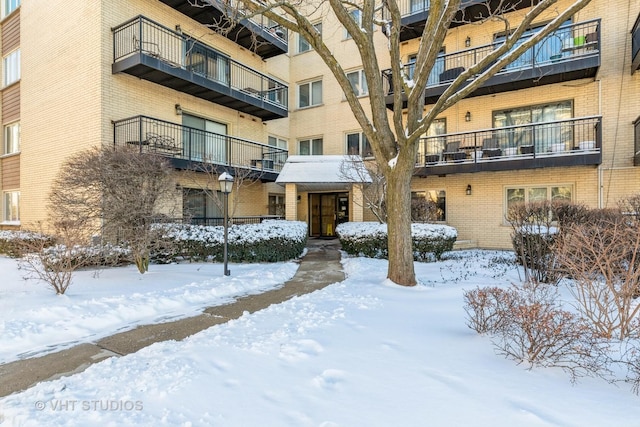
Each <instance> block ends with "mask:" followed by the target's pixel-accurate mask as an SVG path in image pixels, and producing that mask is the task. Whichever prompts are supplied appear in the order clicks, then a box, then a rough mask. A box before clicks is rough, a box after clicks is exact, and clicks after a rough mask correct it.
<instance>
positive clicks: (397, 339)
mask: <svg viewBox="0 0 640 427" xmlns="http://www.w3.org/2000/svg"><path fill="white" fill-rule="evenodd" d="M459 254H461V255H464V256H463V257H459V258H457V259H455V260H448V261H443V262H435V263H419V264H417V265H416V272H417V275H418V278H419V279H420V281H421V285H420V286H417V287H414V288H402V287H398V286H395V285H391V284H389V283H388V282H387V281H386V280H385V276H386V261H384V260H373V259H364V258H347V259H345V260H343V265H344V268H345V271H346V273H347V275H348V278H347V280H345V281H344V282H341V283H337V284H334V285H331V286H329V287H327V288H325V289H323V290H321V291H316V292H314V293H313V294H309V295H304V296H301V297H297V298H294V299H291V300H289V301H286V302H284V303H282V304H279V305H276V306H271V307H269V308H267V309H265V310H262V311H260V312H256V313H254V314H251V315H249V314H245V315H244V316H242V317H241V318H239V319H237V320H233V321H230V322H228V323H226V324H224V325H218V326H214V327H212V328H209V329H207V330H205V331H202V332H200V333H198V334H196V335H193V336H192V337H189V338H188V339H186V340H184V341H182V342H163V343H158V344H154V345H152V346H150V347H147V348H145V349H143V350H141V351H139V352H137V353H135V354H131V355H128V356H125V357H121V358H112V359H108V360H106V361H103V362H101V363H99V364H96V365H93V366H91V367H90V368H88V369H87V370H86V371H84V372H82V373H79V374H76V375H73V376H70V377H66V378H61V379H59V380H56V381H52V382H47V383H41V384H38V385H37V386H35V387H33V388H31V389H29V390H26V391H25V392H22V393H18V394H15V395H11V396H8V397H6V398H2V399H0V420H1V419H2V418H4V423H2V422H0V425H2V426H3V427H4V426H87V425H92V426H185V427H186V426H231V427H236V426H274V427H281V426H292V427H304V426H316V427H319V426H322V427H336V426H345V427H359V426H366V427H371V426H374V427H375V426H380V427H388V426H402V427H411V426H420V427H421V426H430V427H432V426H443V427H445V426H446V427H449V426H474V427H475V426H491V427H501V426H505V427H507V426H508V427H512V426H519V427H520V426H580V427H588V426H594V427H596V426H608V425H612V426H634V425H640V421H639V420H640V405H638V397H637V396H635V395H633V394H632V393H631V392H630V391H629V390H628V389H627V388H626V387H622V386H621V387H619V388H618V387H615V386H612V385H610V384H608V383H606V382H604V381H603V380H600V379H590V378H587V379H583V380H581V381H580V382H579V383H578V384H577V385H575V386H573V385H571V383H570V381H569V377H568V376H567V374H565V373H564V372H562V371H560V370H556V369H534V370H527V369H525V367H524V366H518V365H516V364H515V363H514V362H513V361H510V360H505V359H503V358H501V357H500V356H497V355H496V354H495V353H494V350H493V347H492V345H491V342H490V338H487V337H482V336H479V335H477V334H476V333H475V332H473V331H471V330H470V329H469V328H467V326H466V325H465V322H466V320H465V313H464V310H463V308H462V307H463V298H462V294H463V290H464V289H471V288H473V287H475V286H478V285H480V286H483V285H499V286H507V285H508V284H509V283H510V282H518V281H520V278H519V275H518V271H517V269H516V268H515V267H514V266H513V264H509V263H507V262H505V259H508V258H510V255H509V254H508V253H500V252H485V251H469V252H466V253H459ZM287 266H288V264H284V265H282V268H287ZM183 267H184V266H166V268H167V270H163V272H162V273H158V276H163V277H164V276H167V275H169V274H171V271H172V269H176V270H178V269H181V268H183ZM206 267H211V268H212V269H213V271H217V270H218V269H219V268H220V266H219V265H212V266H206ZM203 268H205V266H203ZM242 268H244V267H242ZM242 268H240V267H239V266H234V267H232V271H233V273H234V276H232V277H233V278H234V279H233V280H237V282H236V286H237V287H238V288H243V285H242V284H243V283H244V282H245V281H252V280H256V278H255V276H252V275H251V274H249V273H247V275H246V276H243V275H242V274H243V273H242ZM248 268H250V267H248ZM154 269H155V266H154ZM3 271H4V269H3ZM251 271H253V273H252V274H254V273H255V272H256V271H255V270H251ZM264 271H265V272H267V271H270V269H269V268H264ZM109 274H110V273H109ZM114 274H115V273H114ZM192 274H195V273H192ZM273 275H274V276H275V275H277V274H275V273H274V274H273ZM209 276H215V274H213V273H210V274H209ZM100 277H101V278H102V279H104V280H105V281H109V280H108V279H107V278H108V277H110V276H108V274H107V272H106V271H105V272H103V273H102V274H101V276H100ZM149 277H151V276H149ZM174 277H180V275H177V276H174ZM242 277H245V278H244V279H243V278H242ZM143 280H147V279H143ZM193 280H194V278H193V277H190V278H189V279H186V278H185V279H179V280H177V281H176V283H175V284H176V288H179V287H180V285H181V284H184V283H191V282H192V281H193ZM213 280H218V279H213ZM162 282H164V280H162ZM3 286H4V285H3ZM194 286H195V285H194ZM247 286H248V285H247ZM169 288H170V287H169ZM119 289H124V290H122V295H121V296H120V297H118V298H117V299H118V300H119V304H120V305H122V307H124V306H126V304H127V303H128V300H129V299H132V297H133V295H132V294H129V293H127V292H126V289H127V288H122V287H121V288H119ZM174 289H175V288H174ZM71 291H73V288H71ZM80 291H81V288H80V287H78V288H76V292H80ZM102 292H104V291H102ZM76 295H77V294H76ZM3 297H4V295H3ZM27 297H28V299H29V300H31V303H32V304H33V303H36V302H37V303H38V304H39V305H43V304H42V303H41V302H39V301H40V299H47V300H48V301H51V300H55V297H53V296H52V295H51V294H47V295H44V294H42V295H40V294H38V295H34V296H27ZM155 297H156V298H157V300H156V301H158V302H159V301H162V300H163V299H164V298H165V296H164V292H163V291H162V290H158V294H157V295H156V296H155ZM72 298H79V296H74V294H73V292H72V293H71V294H70V295H69V297H68V299H72ZM102 298H107V297H106V295H105V294H103V297H102ZM166 298H167V299H168V300H169V299H170V298H169V297H166ZM96 299H97V300H99V299H100V297H97V298H96ZM23 304H24V305H23V306H22V307H23V308H24V307H27V306H28V303H27V302H25V303H23ZM114 307H118V305H117V304H114ZM106 310H111V307H105V308H103V311H106ZM121 311H124V308H121V309H119V310H117V312H121ZM162 311H163V310H162V309H158V310H157V312H156V313H155V315H156V316H157V315H159V313H160V312H162ZM90 312H93V310H90ZM14 316H16V317H21V316H22V315H21V314H20V312H18V311H16V312H14ZM63 317H64V316H63ZM151 317H153V314H152V315H151ZM23 318H24V317H23ZM3 335H4V333H3ZM31 340H32V341H35V338H31Z"/></svg>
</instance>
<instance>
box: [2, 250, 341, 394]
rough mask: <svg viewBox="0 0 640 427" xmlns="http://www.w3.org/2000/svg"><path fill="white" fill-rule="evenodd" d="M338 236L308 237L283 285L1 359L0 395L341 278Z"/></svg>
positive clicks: (175, 337) (179, 336) (183, 335)
mask: <svg viewBox="0 0 640 427" xmlns="http://www.w3.org/2000/svg"><path fill="white" fill-rule="evenodd" d="M339 249H340V243H339V242H338V240H337V239H333V240H321V239H313V238H310V239H309V240H308V243H307V254H306V255H305V256H304V257H303V258H302V260H301V261H300V267H299V268H298V271H297V272H296V274H295V276H294V277H293V278H292V279H291V280H289V281H288V282H286V283H285V284H284V286H283V287H281V288H278V289H273V290H270V291H267V292H264V293H261V294H257V295H248V296H245V297H241V298H238V299H237V300H236V301H235V302H233V303H231V304H227V305H221V306H215V307H209V308H207V309H205V310H204V313H203V314H201V315H199V316H195V317H189V318H186V319H181V320H176V321H173V322H167V323H160V324H153V325H143V326H139V327H137V328H135V329H132V330H130V331H126V332H121V333H118V334H115V335H112V336H109V337H106V338H103V339H101V340H99V341H96V342H94V343H85V344H80V345H77V346H75V347H72V348H69V349H67V350H63V351H59V352H56V353H51V354H48V355H46V356H41V357H35V358H31V359H23V360H18V361H15V362H11V363H7V364H4V365H0V397H2V396H7V395H9V394H12V393H15V392H18V391H21V390H25V389H27V388H29V387H31V386H33V385H35V384H36V383H38V382H41V381H48V380H53V379H56V378H59V377H62V376H67V375H71V374H74V373H77V372H82V371H84V370H85V369H86V368H88V367H89V366H90V365H92V364H94V363H97V362H100V361H102V360H105V359H107V358H109V357H114V356H115V357H118V356H124V355H126V354H130V353H134V352H136V351H138V350H140V349H141V348H143V347H146V346H148V345H151V344H153V343H155V342H160V341H167V340H178V341H179V340H182V339H184V338H186V337H188V336H190V335H193V334H195V333H197V332H200V331H202V330H204V329H207V328H209V327H211V326H214V325H219V324H221V323H225V322H227V321H229V320H231V319H237V318H238V317H240V316H242V314H243V313H244V312H249V313H253V312H255V311H258V310H262V309H263V308H266V307H269V306H270V305H271V304H278V303H281V302H283V301H286V300H288V299H290V298H293V297H295V296H298V295H303V294H307V293H311V292H313V291H315V290H318V289H322V288H324V287H325V286H327V285H330V284H332V283H335V282H340V281H342V280H344V273H343V272H342V265H341V264H340V252H339Z"/></svg>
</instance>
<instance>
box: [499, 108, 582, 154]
mask: <svg viewBox="0 0 640 427" xmlns="http://www.w3.org/2000/svg"><path fill="white" fill-rule="evenodd" d="M572 116H573V105H572V102H571V101H561V102H554V103H550V104H543V105H535V106H529V107H521V108H514V109H510V110H500V111H494V112H493V127H494V128H501V127H509V128H508V129H504V130H500V131H497V132H496V133H495V136H496V137H497V139H498V142H499V144H500V146H502V147H521V146H523V145H525V146H530V145H535V151H536V153H544V152H547V151H552V148H553V151H565V150H568V149H570V148H571V147H572V145H573V129H572V126H570V125H569V124H566V123H565V124H562V123H549V124H543V125H538V126H529V125H530V124H532V123H547V122H558V121H560V120H566V119H570V118H571V117H572ZM557 147H564V148H560V149H558V148H557Z"/></svg>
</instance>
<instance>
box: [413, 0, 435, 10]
mask: <svg viewBox="0 0 640 427" xmlns="http://www.w3.org/2000/svg"><path fill="white" fill-rule="evenodd" d="M429 3H430V2H429V0H409V6H410V8H411V13H418V12H423V11H426V10H429Z"/></svg>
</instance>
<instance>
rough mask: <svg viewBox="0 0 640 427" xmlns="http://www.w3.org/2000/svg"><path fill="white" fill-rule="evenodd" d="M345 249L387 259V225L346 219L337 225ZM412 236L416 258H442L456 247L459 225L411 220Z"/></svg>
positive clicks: (349, 251) (351, 253)
mask: <svg viewBox="0 0 640 427" xmlns="http://www.w3.org/2000/svg"><path fill="white" fill-rule="evenodd" d="M336 233H337V235H338V238H339V239H340V244H341V246H342V250H343V251H345V252H346V253H348V254H350V255H356V256H365V257H368V258H382V259H387V258H388V256H389V250H388V247H387V225H386V224H378V223H375V222H346V223H342V224H340V225H338V227H336ZM411 237H412V242H413V251H414V259H415V260H416V261H431V260H433V259H434V258H435V259H437V260H439V259H441V257H442V254H443V253H444V252H447V251H450V250H452V249H453V245H454V243H455V241H456V238H457V232H456V229H455V228H453V227H449V226H446V225H437V224H412V225H411Z"/></svg>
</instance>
